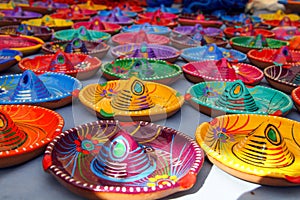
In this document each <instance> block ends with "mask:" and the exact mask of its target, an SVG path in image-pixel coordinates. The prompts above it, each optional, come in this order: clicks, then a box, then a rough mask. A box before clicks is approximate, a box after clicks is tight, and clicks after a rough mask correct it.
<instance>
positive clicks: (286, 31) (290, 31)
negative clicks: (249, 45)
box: [272, 26, 300, 40]
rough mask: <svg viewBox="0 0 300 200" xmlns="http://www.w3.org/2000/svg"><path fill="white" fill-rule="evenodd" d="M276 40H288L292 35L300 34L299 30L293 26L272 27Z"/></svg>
mask: <svg viewBox="0 0 300 200" xmlns="http://www.w3.org/2000/svg"><path fill="white" fill-rule="evenodd" d="M272 32H273V33H274V34H275V38H276V39H278V40H290V39H291V38H292V37H294V36H300V31H299V30H298V28H297V27H295V26H282V27H276V28H274V29H272Z"/></svg>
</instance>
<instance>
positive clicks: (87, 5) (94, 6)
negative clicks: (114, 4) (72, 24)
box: [77, 0, 107, 11]
mask: <svg viewBox="0 0 300 200" xmlns="http://www.w3.org/2000/svg"><path fill="white" fill-rule="evenodd" d="M77 6H78V7H79V8H81V9H87V10H96V11H98V10H105V9H107V6H106V5H102V4H95V3H94V2H93V1H92V0H87V1H86V3H82V4H77Z"/></svg>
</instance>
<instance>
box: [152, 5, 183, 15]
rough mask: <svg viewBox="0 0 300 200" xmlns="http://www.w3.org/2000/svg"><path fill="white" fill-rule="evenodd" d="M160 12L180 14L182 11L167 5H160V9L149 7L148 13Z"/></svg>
mask: <svg viewBox="0 0 300 200" xmlns="http://www.w3.org/2000/svg"><path fill="white" fill-rule="evenodd" d="M157 10H160V11H161V12H165V13H172V14H176V15H177V14H179V13H180V10H179V9H178V8H172V7H166V6H165V4H160V6H159V7H147V8H146V12H155V11H157Z"/></svg>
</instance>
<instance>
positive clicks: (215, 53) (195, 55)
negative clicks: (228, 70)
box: [181, 44, 247, 62]
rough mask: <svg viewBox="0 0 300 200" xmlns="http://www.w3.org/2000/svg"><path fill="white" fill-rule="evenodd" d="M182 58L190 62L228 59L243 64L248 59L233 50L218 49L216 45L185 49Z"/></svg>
mask: <svg viewBox="0 0 300 200" xmlns="http://www.w3.org/2000/svg"><path fill="white" fill-rule="evenodd" d="M181 57H182V58H183V59H185V60H186V61H188V62H193V61H203V60H219V59H221V58H227V59H228V60H229V61H238V62H243V61H245V60H246V59H247V56H246V55H245V54H244V53H241V52H239V51H236V50H233V49H225V48H222V47H218V46H217V45H216V44H208V45H205V46H200V47H191V48H186V49H183V50H182V52H181Z"/></svg>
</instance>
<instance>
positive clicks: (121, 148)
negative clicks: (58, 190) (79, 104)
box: [43, 120, 204, 200]
mask: <svg viewBox="0 0 300 200" xmlns="http://www.w3.org/2000/svg"><path fill="white" fill-rule="evenodd" d="M203 161H204V155H203V151H202V149H201V148H200V147H199V146H198V145H197V143H196V142H195V141H193V140H192V139H191V138H190V137H189V136H187V135H185V134H183V133H180V132H178V131H176V130H174V129H172V128H168V127H163V126H160V125H156V124H153V123H148V122H142V121H138V122H118V121H112V120H109V121H102V120H101V121H96V122H91V123H88V124H83V125H81V126H78V127H75V128H72V129H69V130H66V131H65V132H63V133H62V134H60V135H59V136H57V137H56V138H55V140H54V141H53V142H51V143H50V144H49V145H48V147H47V149H46V151H45V154H44V158H43V167H44V170H45V171H47V172H49V173H50V174H52V175H53V176H54V177H55V178H56V179H57V180H58V181H59V182H60V183H61V184H62V185H64V186H65V187H66V188H68V189H69V190H71V191H72V192H74V193H76V194H77V195H80V196H83V197H85V198H88V199H108V200H115V199H126V198H130V199H131V200H140V199H145V200H150V199H160V198H163V197H165V196H168V195H170V194H173V193H176V192H179V191H184V190H188V189H190V188H191V187H192V186H193V185H194V184H195V183H196V180H197V174H198V172H199V171H200V169H201V167H202V164H203Z"/></svg>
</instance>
